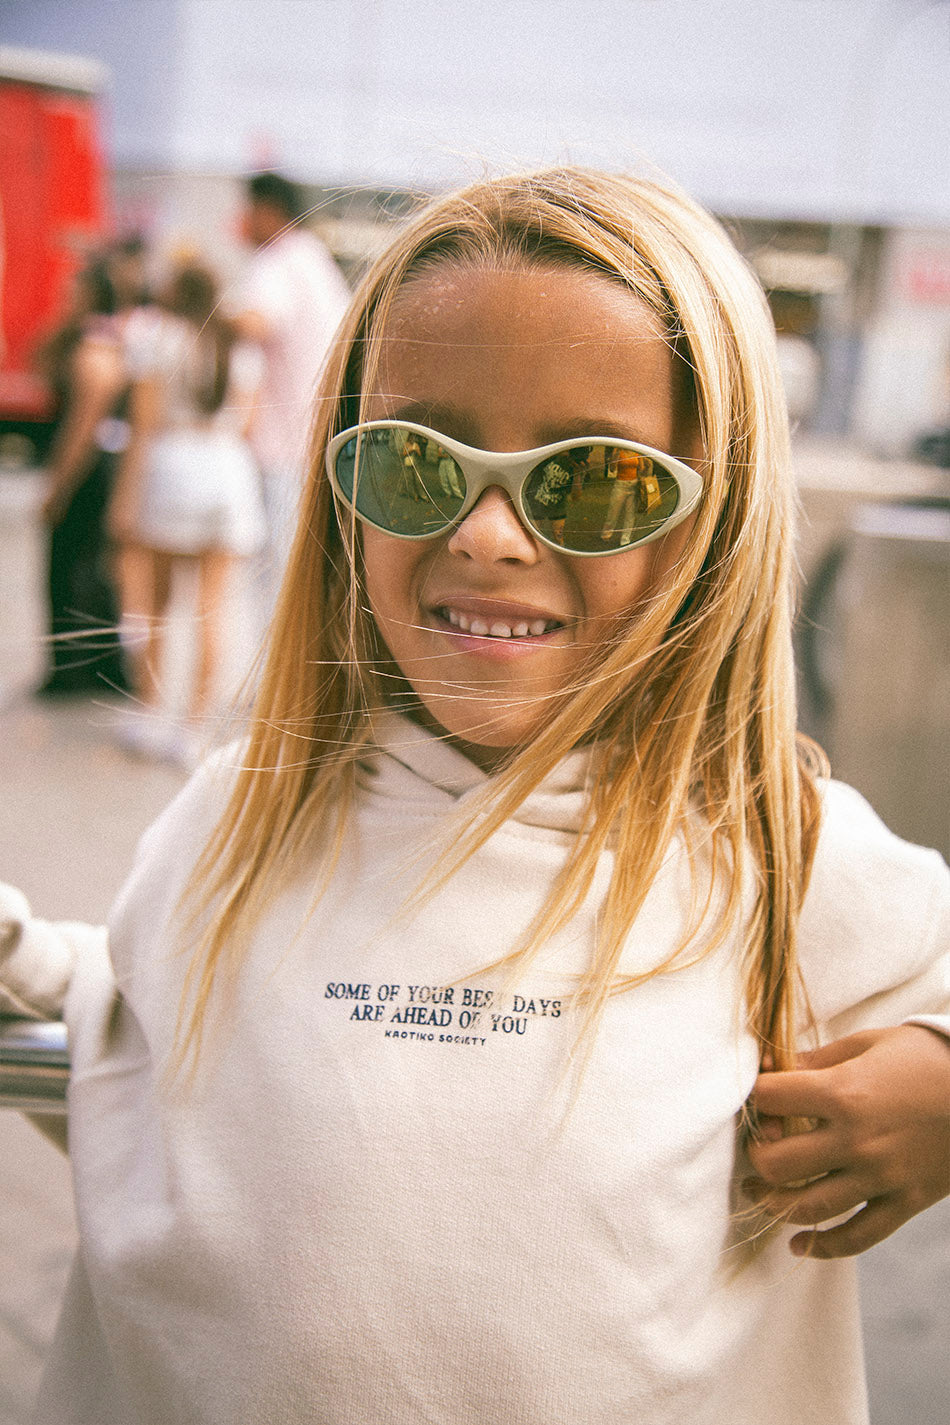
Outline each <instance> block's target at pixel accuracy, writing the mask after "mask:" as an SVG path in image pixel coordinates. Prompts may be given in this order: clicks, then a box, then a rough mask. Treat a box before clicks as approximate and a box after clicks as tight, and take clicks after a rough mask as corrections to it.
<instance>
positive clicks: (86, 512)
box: [43, 454, 129, 693]
mask: <svg viewBox="0 0 950 1425" xmlns="http://www.w3.org/2000/svg"><path fill="white" fill-rule="evenodd" d="M114 473H115V457H114V456H111V455H106V454H102V455H100V456H99V458H98V460H97V461H96V463H95V465H94V466H93V468H92V469H91V470H90V472H89V474H88V475H87V476H86V477H85V479H84V480H83V481H82V483H81V484H80V485H79V486H78V487H77V488H76V490H75V491H74V492H73V496H72V498H71V500H70V501H69V504H68V506H67V507H66V510H65V512H64V514H63V517H62V519H61V520H60V521H59V523H58V524H56V525H54V526H53V527H52V529H51V530H50V538H49V563H48V570H47V572H48V586H47V587H48V597H49V630H50V633H51V634H52V635H53V638H52V641H51V642H50V644H49V650H50V670H49V675H48V677H47V679H46V682H45V683H44V685H43V688H44V690H45V691H47V692H63V693H68V692H77V693H78V692H86V691H99V692H106V691H108V689H109V687H110V686H111V687H114V688H119V689H122V690H126V689H128V687H129V680H128V677H127V674H126V668H125V660H124V658H123V655H122V648H121V645H120V643H119V632H118V625H119V600H118V596H117V594H116V589H115V584H114V583H113V579H112V570H111V552H110V547H109V540H108V537H107V535H106V526H105V518H106V509H107V506H108V503H109V495H110V493H111V489H112V480H113V476H114Z"/></svg>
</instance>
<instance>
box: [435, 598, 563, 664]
mask: <svg viewBox="0 0 950 1425" xmlns="http://www.w3.org/2000/svg"><path fill="white" fill-rule="evenodd" d="M430 612H431V615H432V618H433V621H434V623H435V625H436V627H437V628H439V629H441V630H443V631H445V632H447V633H450V634H452V636H453V639H454V641H455V646H456V647H457V648H458V649H459V650H460V651H461V650H462V649H467V650H469V651H473V652H480V653H489V652H491V653H498V654H503V653H504V652H505V651H510V652H511V653H515V652H516V651H517V652H528V651H530V650H531V649H532V648H538V647H541V646H544V645H546V644H548V643H550V642H551V640H552V637H553V636H554V635H555V634H557V633H559V632H560V631H561V630H562V629H564V627H565V621H564V620H563V619H559V618H557V617H555V616H554V615H553V614H551V613H549V612H547V611H546V610H543V609H539V608H537V607H532V606H530V605H526V604H515V603H509V602H508V601H507V600H502V599H480V598H468V597H466V598H452V597H449V598H446V599H445V600H444V601H443V602H441V603H437V604H434V605H432V606H431V609H430Z"/></svg>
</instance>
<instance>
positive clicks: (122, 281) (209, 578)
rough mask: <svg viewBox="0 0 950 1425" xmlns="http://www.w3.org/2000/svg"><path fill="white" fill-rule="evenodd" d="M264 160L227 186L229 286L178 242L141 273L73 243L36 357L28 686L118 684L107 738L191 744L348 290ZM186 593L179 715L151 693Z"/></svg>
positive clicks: (191, 751) (62, 689)
mask: <svg viewBox="0 0 950 1425" xmlns="http://www.w3.org/2000/svg"><path fill="white" fill-rule="evenodd" d="M304 216H305V206H304V202H303V198H302V195H301V193H300V191H299V190H298V188H297V187H296V185H295V184H293V183H292V182H290V181H289V180H288V179H286V178H285V177H283V176H282V175H280V174H277V173H272V172H269V173H261V174H256V175H254V176H253V177H252V178H250V179H248V181H247V183H246V185H245V192H244V205H243V213H242V236H243V238H244V239H245V241H246V243H247V247H248V254H249V255H248V261H247V265H246V271H245V274H244V278H243V280H242V281H241V283H240V284H239V285H238V287H237V288H236V289H235V290H234V291H229V293H228V294H227V299H226V300H225V297H224V296H223V294H222V291H221V287H220V283H219V280H218V277H217V275H216V273H215V272H214V271H213V270H212V268H211V267H210V266H209V265H208V264H207V263H206V262H204V261H202V260H201V259H200V258H199V257H197V256H196V255H194V254H188V255H180V256H179V257H178V258H177V259H176V260H174V261H172V262H169V263H168V264H166V267H165V270H164V271H163V272H161V273H159V274H156V273H155V272H154V267H153V263H152V261H151V255H150V253H149V251H148V248H147V244H146V242H145V241H144V240H143V239H142V238H141V237H137V236H133V237H127V238H124V239H123V240H121V241H118V242H115V243H112V244H110V245H109V246H107V247H105V248H104V249H103V250H101V251H99V252H97V253H95V254H92V255H90V257H89V259H88V261H87V262H86V265H85V266H84V267H83V268H82V270H81V271H80V272H79V273H78V275H77V277H76V279H75V281H74V284H73V289H72V293H71V298H70V305H69V310H68V312H67V313H66V314H65V316H64V318H63V320H62V323H61V325H60V326H59V327H58V329H57V330H56V331H55V332H54V333H53V334H52V335H51V336H50V337H49V338H48V339H47V341H46V342H45V343H44V345H43V347H42V349H41V351H40V353H39V362H40V365H41V369H42V371H43V374H44V375H45V377H46V379H47V381H48V383H49V386H50V388H51V390H52V392H53V396H54V401H55V426H54V435H53V440H52V445H51V447H50V453H49V458H48V460H47V462H46V468H47V474H48V485H47V491H46V495H45V499H44V503H43V514H44V518H45V525H46V531H47V549H48V559H47V600H48V611H49V633H50V638H49V639H48V642H47V646H48V649H49V660H48V669H47V673H46V676H45V678H44V680H43V682H42V684H41V685H40V687H39V688H38V689H37V694H38V695H39V696H42V697H47V698H54V697H77V696H83V695H89V694H97V695H100V696H101V695H102V694H103V692H107V691H109V690H110V689H111V690H113V691H115V692H117V693H125V694H129V695H131V696H130V698H129V700H128V711H127V714H126V716H125V718H124V719H123V721H122V722H121V724H120V725H119V732H118V735H119V736H120V738H121V740H122V741H123V743H124V744H125V745H126V746H127V748H128V749H129V750H130V751H133V752H135V753H138V754H140V755H143V756H150V757H155V758H162V759H171V760H176V761H180V762H182V763H183V764H185V765H187V764H189V763H191V762H192V761H194V760H195V758H196V757H197V754H198V749H199V746H200V741H201V729H202V726H203V724H204V722H205V720H206V718H207V716H208V714H209V712H210V710H211V703H210V700H211V698H212V696H213V692H214V689H215V686H216V679H217V676H218V670H219V662H220V650H221V641H222V627H223V620H224V618H225V617H226V607H227V603H226V601H227V596H228V591H229V589H230V587H231V580H232V576H233V575H234V572H235V569H236V567H237V565H238V563H239V562H240V561H249V560H252V561H254V569H253V574H254V579H253V584H254V588H255V591H256V599H257V605H258V613H259V617H260V629H261V631H262V630H263V627H264V625H265V624H266V621H267V618H268V617H269V613H270V610H271V607H272V604H273V600H274V597H275V594H276V588H277V585H278V582H279V576H280V570H281V567H282V564H283V559H284V556H285V553H286V550H287V547H288V543H289V539H290V532H291V529H292V525H293V516H294V512H295V508H296V503H297V499H298V495H299V492H300V489H301V487H302V477H303V462H304V455H305V449H306V434H307V428H308V424H309V415H310V405H311V402H312V399H313V394H314V388H315V383H316V378H317V376H318V373H319V370H320V367H321V366H322V364H323V361H324V358H325V356H326V353H327V350H328V348H329V345H330V342H331V339H332V336H333V333H334V331H335V329H336V327H337V325H338V323H339V321H340V318H341V317H342V315H343V312H344V311H345V308H346V305H347V302H348V297H349V294H348V289H347V286H346V283H345V281H344V279H343V276H342V274H341V272H340V271H339V269H338V268H337V266H336V264H335V263H334V261H333V258H332V257H331V255H330V253H329V252H328V250H327V249H326V248H325V247H324V245H323V244H322V243H321V242H320V241H319V239H318V238H317V237H316V236H315V235H313V234H312V233H311V232H309V231H308V230H307V229H306V227H305V226H304V225H303V224H302V223H301V219H302V218H303V217H304ZM186 565H187V566H190V567H191V569H192V571H193V574H192V579H191V584H192V586H193V588H194V591H195V592H194V595H193V597H194V599H195V601H196V608H195V610H194V617H193V618H192V619H191V620H190V627H191V628H192V629H193V631H194V632H193V636H194V640H195V645H196V646H195V650H194V653H195V656H194V659H193V673H192V678H191V686H190V689H189V694H188V705H187V714H186V717H185V718H184V720H182V719H181V718H177V717H176V718H174V719H173V718H171V717H170V716H168V715H167V714H166V712H165V710H164V709H163V706H162V694H161V677H162V661H163V653H164V633H165V627H166V616H167V611H168V607H169V602H170V599H171V596H172V591H173V587H174V585H175V582H176V579H177V576H178V573H179V571H180V570H181V569H182V568H183V567H184V566H186Z"/></svg>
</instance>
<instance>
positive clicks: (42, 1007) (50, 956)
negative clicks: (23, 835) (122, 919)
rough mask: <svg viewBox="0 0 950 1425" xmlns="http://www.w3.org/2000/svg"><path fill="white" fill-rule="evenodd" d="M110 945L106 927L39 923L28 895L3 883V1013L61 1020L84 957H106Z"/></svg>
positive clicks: (0, 985)
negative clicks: (107, 947)
mask: <svg viewBox="0 0 950 1425" xmlns="http://www.w3.org/2000/svg"><path fill="white" fill-rule="evenodd" d="M105 946H106V930H105V926H101V925H84V924H82V923H81V922H79V921H48V920H38V919H37V918H36V917H35V916H34V915H33V913H32V911H31V910H30V905H29V902H28V901H27V899H26V896H24V895H23V893H22V892H21V891H18V890H17V889H16V888H15V887H14V886H9V885H6V884H4V883H3V882H0V1008H2V1009H5V1010H7V1012H12V1013H13V1014H22V1015H27V1016H29V1017H30V1018H32V1019H60V1018H61V1017H62V1013H63V1005H64V1002H65V999H66V994H67V991H68V989H69V986H70V982H71V980H72V978H73V972H74V971H75V969H76V966H77V964H78V963H79V960H80V958H81V957H82V956H84V955H95V956H96V958H97V959H98V958H101V957H102V955H103V954H104V952H105Z"/></svg>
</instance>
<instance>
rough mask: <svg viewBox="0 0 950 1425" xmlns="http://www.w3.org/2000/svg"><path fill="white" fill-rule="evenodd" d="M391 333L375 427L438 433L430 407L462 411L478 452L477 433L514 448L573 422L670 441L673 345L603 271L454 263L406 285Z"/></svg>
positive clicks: (383, 355) (373, 405)
mask: <svg viewBox="0 0 950 1425" xmlns="http://www.w3.org/2000/svg"><path fill="white" fill-rule="evenodd" d="M380 336H381V341H380V346H379V367H378V370H377V372H376V373H375V379H372V378H371V379H370V381H369V383H368V387H367V389H366V394H367V396H368V398H369V407H370V410H369V412H368V414H370V415H371V417H372V418H376V417H379V416H399V415H404V416H406V417H407V418H413V419H416V420H420V421H421V422H422V423H423V424H433V423H434V419H433V420H427V419H426V411H427V408H431V410H432V411H433V412H438V411H443V410H450V411H452V412H453V413H455V414H457V415H458V417H459V419H458V420H457V421H456V422H454V426H453V428H454V429H455V431H456V433H457V434H458V435H459V437H460V438H462V439H465V438H466V436H465V435H463V434H462V431H463V429H464V430H465V431H466V432H468V433H469V434H470V435H471V436H472V439H473V442H474V443H476V444H477V443H479V442H478V440H476V439H475V432H476V431H480V432H481V438H482V439H483V440H485V439H488V434H487V431H486V427H488V426H490V427H491V430H492V432H493V433H494V436H495V438H501V437H502V436H504V438H505V439H506V440H507V441H508V442H509V448H511V449H519V448H520V449H528V448H531V445H532V444H537V445H540V444H544V443H545V442H544V440H543V439H541V438H538V439H536V440H535V439H533V437H532V438H531V439H529V435H530V432H531V431H534V432H535V433H541V432H546V431H555V430H559V429H560V428H561V426H562V425H566V424H568V423H569V422H570V421H572V420H574V421H576V422H577V423H578V424H580V425H583V426H584V427H585V428H588V429H593V427H594V426H595V425H596V426H597V427H598V429H600V430H601V432H602V433H604V434H607V433H609V432H610V431H611V430H612V431H613V432H614V433H615V434H627V435H629V436H630V438H633V439H641V440H644V441H646V442H647V443H652V444H662V443H664V442H665V441H668V440H669V439H670V431H671V415H672V405H673V398H672V384H673V383H672V358H671V355H670V349H669V344H668V342H667V340H666V338H665V335H664V334H663V332H662V330H661V327H660V323H659V321H658V319H657V318H656V316H655V314H654V313H653V312H652V311H651V310H650V308H649V307H648V306H647V305H646V303H645V302H643V301H642V300H641V299H640V298H639V297H638V296H637V295H636V294H635V293H633V292H631V291H630V290H629V289H628V288H626V287H625V286H623V284H622V283H620V282H619V281H617V282H614V281H612V280H611V279H610V278H608V277H606V276H603V275H601V274H599V273H595V272H591V271H590V270H585V269H584V268H581V267H577V268H573V267H569V266H566V265H561V266H550V267H539V266H533V265H532V266H522V267H504V268H498V267H494V268H489V267H487V266H474V265H469V266H464V267H463V266H460V265H457V264H455V265H449V264H446V265H444V266H440V267H437V268H435V269H434V270H432V271H430V272H427V273H425V274H424V275H420V276H418V277H415V278H413V279H412V280H411V281H409V282H407V283H406V284H405V285H404V287H403V288H402V290H401V291H400V292H399V294H398V295H397V297H396V299H395V301H394V303H393V305H392V307H391V309H390V312H389V315H388V318H387V320H386V322H385V323H384V325H383V327H382V330H381V332H380ZM516 413H519V414H520V415H521V416H522V417H523V420H522V421H521V422H520V423H519V428H518V430H519V433H518V434H517V435H515V433H514V430H513V429H512V427H513V426H514V424H515V414H516ZM437 428H438V426H437ZM447 433H449V432H447ZM551 438H552V439H555V438H557V437H556V436H555V435H552V436H551ZM515 441H518V442H519V443H517V444H516V443H511V442H515ZM520 442H525V443H520ZM488 448H496V449H497V448H502V447H501V446H497V445H496V446H493V447H488Z"/></svg>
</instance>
